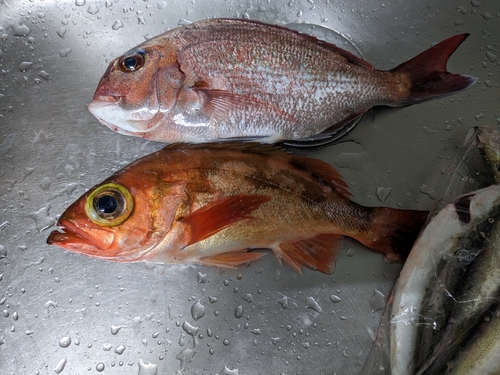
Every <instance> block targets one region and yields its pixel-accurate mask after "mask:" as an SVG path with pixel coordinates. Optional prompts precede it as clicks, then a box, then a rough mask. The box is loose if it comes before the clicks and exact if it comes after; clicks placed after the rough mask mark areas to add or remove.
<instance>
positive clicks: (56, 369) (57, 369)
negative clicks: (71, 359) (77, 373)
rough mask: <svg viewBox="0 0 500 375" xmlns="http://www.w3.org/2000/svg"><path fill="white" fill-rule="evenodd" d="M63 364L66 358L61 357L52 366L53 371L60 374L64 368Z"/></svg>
mask: <svg viewBox="0 0 500 375" xmlns="http://www.w3.org/2000/svg"><path fill="white" fill-rule="evenodd" d="M64 366H66V358H63V359H61V360H60V361H59V362H57V365H56V367H54V372H55V373H56V374H60V373H61V372H62V370H64Z"/></svg>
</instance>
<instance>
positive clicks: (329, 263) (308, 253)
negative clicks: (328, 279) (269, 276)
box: [275, 233, 342, 274]
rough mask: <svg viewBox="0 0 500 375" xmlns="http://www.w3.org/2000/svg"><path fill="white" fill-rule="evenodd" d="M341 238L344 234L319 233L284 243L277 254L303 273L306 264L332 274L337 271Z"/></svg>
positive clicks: (313, 268) (308, 266) (280, 258)
mask: <svg viewBox="0 0 500 375" xmlns="http://www.w3.org/2000/svg"><path fill="white" fill-rule="evenodd" d="M341 239H342V236H339V235H336V234H328V233H323V234H318V235H316V236H314V237H312V238H306V239H303V240H299V241H295V242H285V243H282V244H280V249H279V250H278V251H275V255H276V257H277V258H278V259H279V260H280V261H281V260H284V261H285V262H286V263H287V264H288V265H289V266H290V267H292V269H294V270H295V271H297V272H298V273H302V266H306V267H307V268H309V269H311V270H318V271H320V272H323V273H326V274H332V273H333V272H335V260H336V258H337V250H338V249H339V248H340V240H341Z"/></svg>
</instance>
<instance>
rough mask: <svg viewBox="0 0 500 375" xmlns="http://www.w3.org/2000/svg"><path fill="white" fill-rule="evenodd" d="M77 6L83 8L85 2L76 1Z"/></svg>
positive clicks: (82, 0)
mask: <svg viewBox="0 0 500 375" xmlns="http://www.w3.org/2000/svg"><path fill="white" fill-rule="evenodd" d="M75 5H76V6H77V7H82V6H84V5H85V0H75Z"/></svg>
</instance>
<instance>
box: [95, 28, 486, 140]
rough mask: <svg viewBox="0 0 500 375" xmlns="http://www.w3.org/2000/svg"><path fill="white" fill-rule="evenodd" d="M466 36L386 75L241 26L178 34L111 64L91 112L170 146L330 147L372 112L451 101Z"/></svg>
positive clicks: (316, 47)
mask: <svg viewBox="0 0 500 375" xmlns="http://www.w3.org/2000/svg"><path fill="white" fill-rule="evenodd" d="M466 37H467V34H461V35H455V36H452V37H450V38H448V39H446V40H444V41H442V42H441V43H438V44H437V45H435V46H433V47H431V48H430V49H428V50H426V51H424V52H422V53H421V54H420V55H418V56H416V57H415V58H413V59H411V60H409V61H407V62H405V63H403V64H401V65H399V66H397V67H395V68H394V69H391V70H389V71H380V70H377V69H375V68H374V67H373V66H371V65H370V64H369V63H368V62H366V61H365V60H362V59H360V58H358V57H356V56H354V55H353V54H351V53H349V52H347V51H345V50H343V49H341V48H339V47H337V46H335V45H333V44H330V43H327V42H325V41H320V40H318V39H316V38H314V37H312V36H308V35H304V34H300V33H298V32H296V31H293V30H290V29H287V28H284V27H280V26H275V25H269V24H264V23H261V22H256V21H247V20H240V19H211V20H205V21H199V22H195V23H192V24H190V25H186V26H183V27H179V28H176V29H173V30H170V31H167V32H165V33H164V34H161V35H158V36H156V37H154V38H151V39H150V40H148V41H146V42H144V43H142V44H140V45H138V46H137V47H134V48H132V49H131V50H130V51H128V52H126V53H125V54H123V55H122V56H120V57H118V58H116V59H115V60H113V61H112V62H111V63H110V64H109V67H108V69H107V70H106V72H105V73H104V75H103V76H102V78H101V80H100V82H99V85H98V87H97V89H96V92H95V95H94V98H93V100H92V102H91V103H90V105H89V110H90V112H92V114H93V115H94V116H95V117H97V119H98V120H99V121H100V122H101V123H102V124H104V125H106V126H108V127H109V128H111V129H112V130H115V131H117V132H119V133H122V134H128V135H134V136H139V137H143V138H146V139H151V140H156V141H161V142H166V143H173V142H190V143H201V142H210V141H219V140H231V139H233V140H235V139H237V140H256V141H259V142H261V143H274V142H278V141H282V140H308V141H311V140H314V139H323V138H327V139H328V138H330V139H335V138H336V137H338V136H339V135H341V134H342V133H345V131H347V129H349V128H350V126H346V124H349V123H352V120H354V119H356V118H358V117H359V116H361V115H363V114H364V113H365V112H366V111H368V110H369V109H370V108H372V107H373V106H377V105H387V106H392V107H399V106H405V105H409V104H415V103H419V102H423V101H426V100H430V99H435V98H440V97H443V96H447V95H452V94H455V93H457V92H459V91H462V90H464V89H466V88H467V87H469V86H471V85H472V84H473V83H474V82H475V81H476V78H474V77H470V76H465V75H457V74H452V73H448V72H447V71H446V63H447V60H448V58H449V57H450V55H451V54H452V53H453V52H454V51H455V49H456V48H457V47H458V46H459V45H460V44H461V43H462V42H463V41H464V40H465V38H466Z"/></svg>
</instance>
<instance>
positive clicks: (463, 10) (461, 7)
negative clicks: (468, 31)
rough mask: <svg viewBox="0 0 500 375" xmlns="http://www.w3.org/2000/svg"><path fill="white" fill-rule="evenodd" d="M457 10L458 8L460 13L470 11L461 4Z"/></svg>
mask: <svg viewBox="0 0 500 375" xmlns="http://www.w3.org/2000/svg"><path fill="white" fill-rule="evenodd" d="M457 10H458V11H459V12H460V13H462V14H467V13H468V11H467V9H465V8H464V7H463V6H459V7H457Z"/></svg>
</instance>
